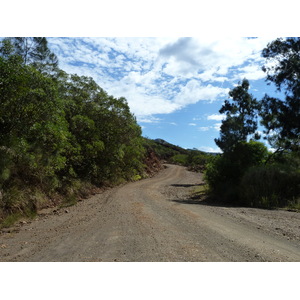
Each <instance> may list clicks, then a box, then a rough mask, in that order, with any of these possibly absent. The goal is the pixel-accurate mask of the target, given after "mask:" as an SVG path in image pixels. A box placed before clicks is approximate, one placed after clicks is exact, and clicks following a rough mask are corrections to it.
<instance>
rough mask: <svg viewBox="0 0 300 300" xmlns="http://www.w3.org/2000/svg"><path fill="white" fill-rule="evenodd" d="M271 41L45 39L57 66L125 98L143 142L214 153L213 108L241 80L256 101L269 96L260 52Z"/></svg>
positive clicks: (218, 118)
mask: <svg viewBox="0 0 300 300" xmlns="http://www.w3.org/2000/svg"><path fill="white" fill-rule="evenodd" d="M274 39H275V37H274V36H273V37H262V38H255V39H252V38H251V39H250V38H241V37H225V38H211V37H207V36H206V37H169V38H168V37H167V38H164V37H157V38H154V37H151V38H133V37H131V38H126V37H118V38H109V37H105V38H97V37H91V38H88V37H85V38H79V37H74V38H59V37H54V38H48V42H49V46H50V48H51V49H52V50H53V51H54V53H55V54H56V55H57V56H58V58H59V62H60V67H61V68H62V69H63V70H65V71H66V72H68V73H77V74H78V75H86V76H91V77H92V78H94V80H95V81H96V82H97V83H98V84H99V85H100V86H101V87H102V88H103V89H104V90H106V91H107V92H108V93H109V94H110V95H113V96H115V97H125V98H126V99H127V101H128V104H129V106H130V109H131V111H132V113H134V115H135V116H136V118H137V121H138V123H139V125H140V126H141V127H142V130H143V135H144V136H147V137H149V138H152V139H155V138H162V139H165V140H167V141H169V142H171V143H173V144H176V145H179V146H181V147H184V148H197V149H200V150H204V151H212V152H216V151H219V149H218V148H217V146H216V145H215V142H214V138H217V137H219V128H220V125H221V122H222V118H223V116H221V115H220V114H219V112H218V111H219V109H220V107H221V106H222V103H223V101H224V100H225V99H228V92H229V90H230V89H232V88H233V87H234V86H235V85H237V83H238V82H239V81H241V80H242V79H243V78H247V79H248V80H249V81H250V93H252V94H253V95H254V96H255V97H257V99H261V98H262V97H263V95H264V94H265V93H266V92H267V93H272V92H273V91H274V89H271V88H270V87H269V86H267V85H266V83H265V74H264V73H263V72H262V70H261V67H262V65H263V64H264V63H265V61H264V59H263V58H262V57H261V50H262V49H263V48H264V47H265V46H266V45H267V44H268V42H270V41H272V40H274ZM261 130H262V128H261Z"/></svg>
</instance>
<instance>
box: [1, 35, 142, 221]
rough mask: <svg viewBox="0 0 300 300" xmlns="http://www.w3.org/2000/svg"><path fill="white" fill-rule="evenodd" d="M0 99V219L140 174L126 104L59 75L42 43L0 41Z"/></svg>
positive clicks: (83, 80)
mask: <svg viewBox="0 0 300 300" xmlns="http://www.w3.org/2000/svg"><path fill="white" fill-rule="evenodd" d="M0 95H1V103H0V105H1V106H0V221H3V220H5V222H8V223H9V220H10V219H11V220H15V219H16V218H18V217H20V216H24V215H26V216H32V215H34V213H35V212H36V211H37V210H38V209H39V208H40V207H43V206H45V205H47V204H48V205H49V204H51V202H54V203H55V202H60V201H61V199H64V201H65V202H71V203H72V202H74V201H75V199H76V197H78V196H79V195H80V193H86V192H87V191H88V190H89V189H90V188H91V187H92V186H103V185H114V184H118V183H121V182H124V181H128V180H136V179H137V178H140V176H142V175H143V171H144V159H145V149H144V147H143V145H142V142H143V139H142V137H141V128H140V126H138V124H137V122H136V119H135V117H134V116H133V115H132V114H131V113H130V110H129V107H128V104H127V102H126V99H125V98H115V97H113V96H110V95H108V94H107V93H106V92H105V91H104V90H103V89H102V88H101V87H100V86H98V85H97V83H96V82H95V81H94V80H93V79H92V78H90V77H85V76H78V75H76V74H67V73H65V72H64V71H62V70H60V69H59V67H58V61H57V57H56V56H55V54H54V53H52V52H51V51H50V50H49V48H48V46H47V40H46V38H6V39H4V40H3V41H2V42H1V44H0ZM7 217H8V219H7Z"/></svg>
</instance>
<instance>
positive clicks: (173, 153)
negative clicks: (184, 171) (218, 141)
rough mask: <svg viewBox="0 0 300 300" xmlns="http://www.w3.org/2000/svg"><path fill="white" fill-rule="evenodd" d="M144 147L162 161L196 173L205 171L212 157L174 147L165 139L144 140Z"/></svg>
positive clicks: (197, 151) (200, 152)
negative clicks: (181, 166)
mask: <svg viewBox="0 0 300 300" xmlns="http://www.w3.org/2000/svg"><path fill="white" fill-rule="evenodd" d="M144 147H145V148H146V149H147V151H148V152H154V153H155V155H156V156H157V157H158V158H159V159H160V160H162V161H165V162H168V163H173V164H178V165H183V166H186V167H189V168H190V169H191V170H194V171H203V169H204V166H205V164H206V162H207V161H208V159H209V157H210V156H211V155H216V154H215V153H214V154H210V153H206V152H203V151H200V150H197V149H184V148H182V147H180V146H176V145H173V144H171V143H169V142H167V141H165V140H163V139H155V140H152V139H148V138H144Z"/></svg>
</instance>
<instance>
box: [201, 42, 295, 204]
mask: <svg viewBox="0 0 300 300" xmlns="http://www.w3.org/2000/svg"><path fill="white" fill-rule="evenodd" d="M262 56H263V57H265V58H266V59H267V62H269V64H267V65H266V66H264V67H263V71H264V72H265V73H266V75H267V77H266V81H267V82H268V83H272V84H275V86H276V88H277V90H278V91H281V92H284V95H285V96H284V98H274V97H270V96H269V95H267V94H266V95H265V96H264V97H263V99H261V100H257V99H255V98H254V97H253V96H252V95H251V94H249V92H248V89H249V81H248V80H247V79H244V80H243V81H242V82H240V83H239V84H238V86H236V87H235V88H234V89H232V90H231V91H230V92H229V96H230V98H229V100H226V101H225V102H224V105H223V106H222V107H221V109H220V113H222V114H225V115H226V118H225V120H223V122H222V126H221V132H220V138H218V139H216V140H215V142H216V144H217V145H218V146H219V147H220V148H221V150H222V151H223V154H222V155H221V156H218V157H215V158H213V159H212V160H211V161H210V162H209V163H208V164H207V167H206V173H205V177H206V181H207V182H208V184H209V188H210V193H211V195H212V196H214V197H216V198H219V199H221V200H223V201H225V202H227V203H233V204H237V205H246V206H252V207H263V208H275V207H288V208H298V209H299V208H300V38H287V39H277V40H275V41H273V42H272V43H270V44H269V45H267V47H266V48H265V49H264V50H263V52H262ZM259 120H260V123H261V124H262V125H263V126H264V127H265V130H264V134H265V136H266V139H267V140H268V142H269V143H270V145H271V146H272V148H273V149H275V150H274V152H268V149H267V148H266V147H265V146H264V144H263V143H261V142H258V140H259V138H260V134H259V132H258V131H257V128H258V122H259Z"/></svg>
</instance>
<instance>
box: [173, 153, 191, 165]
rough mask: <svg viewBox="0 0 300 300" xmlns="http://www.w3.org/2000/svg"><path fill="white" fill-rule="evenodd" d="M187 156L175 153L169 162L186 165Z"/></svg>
mask: <svg viewBox="0 0 300 300" xmlns="http://www.w3.org/2000/svg"><path fill="white" fill-rule="evenodd" d="M187 160H188V156H187V155H186V154H176V155H174V156H172V158H171V162H172V163H174V164H178V165H182V166H186V165H187Z"/></svg>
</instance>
